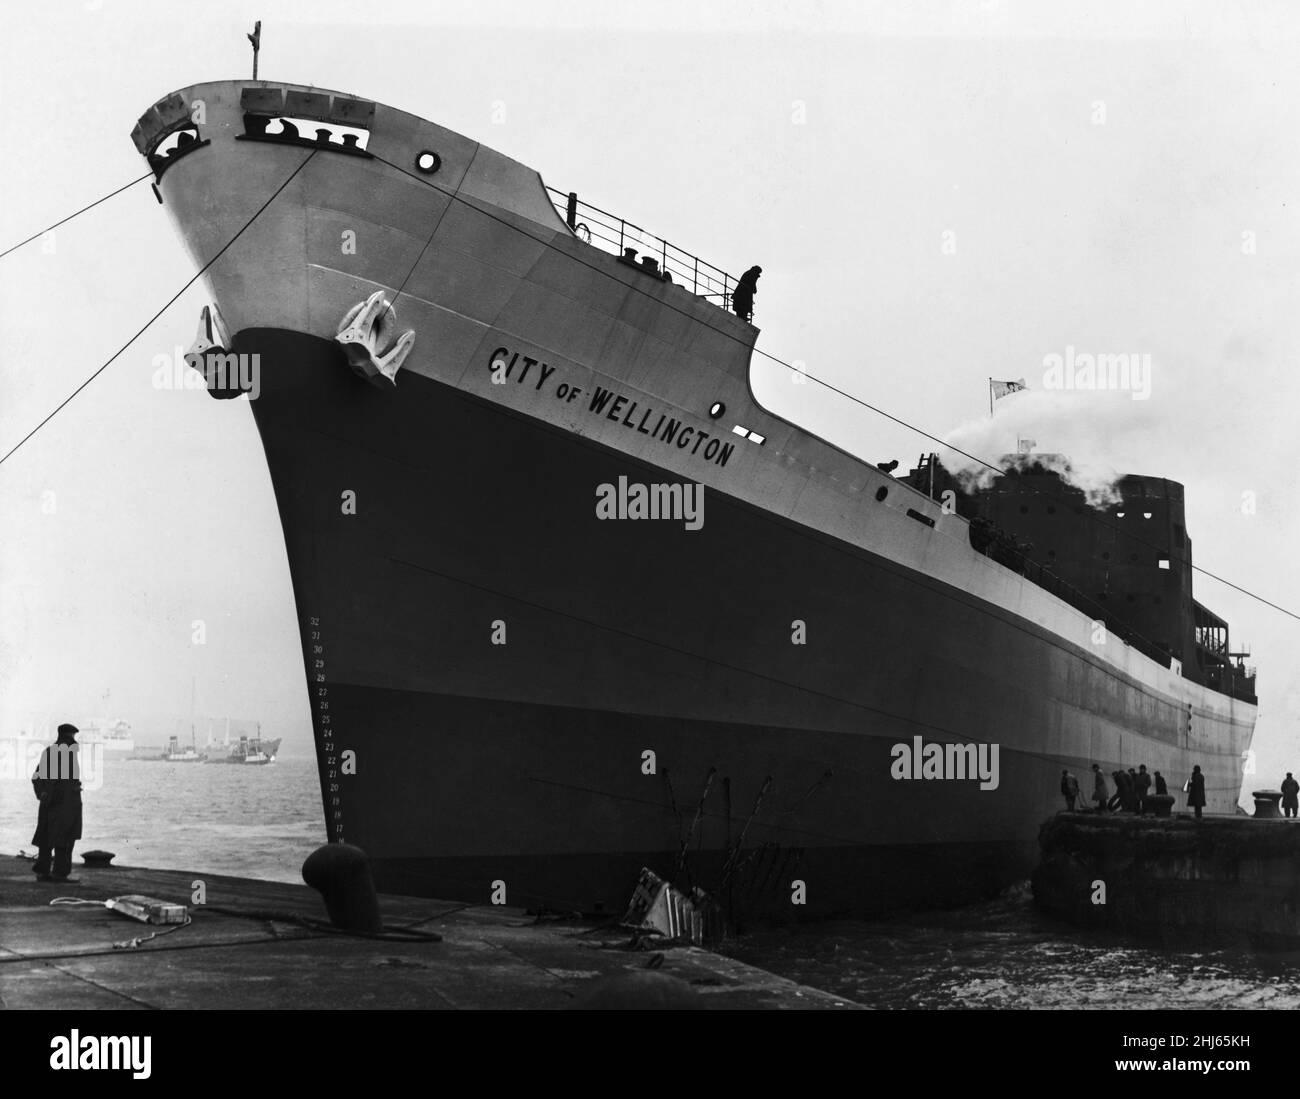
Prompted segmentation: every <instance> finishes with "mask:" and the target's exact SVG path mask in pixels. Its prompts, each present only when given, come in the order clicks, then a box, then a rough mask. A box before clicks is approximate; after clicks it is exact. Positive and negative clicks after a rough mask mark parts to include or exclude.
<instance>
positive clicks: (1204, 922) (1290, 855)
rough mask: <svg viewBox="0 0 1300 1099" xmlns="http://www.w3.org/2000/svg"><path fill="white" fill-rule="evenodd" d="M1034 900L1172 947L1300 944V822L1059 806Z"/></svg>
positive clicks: (1073, 917) (1042, 836) (1087, 923)
mask: <svg viewBox="0 0 1300 1099" xmlns="http://www.w3.org/2000/svg"><path fill="white" fill-rule="evenodd" d="M1039 846H1040V848H1041V855H1040V861H1039V864H1038V866H1037V867H1036V868H1035V870H1034V873H1033V888H1034V900H1035V903H1036V904H1037V905H1038V906H1039V907H1040V908H1042V909H1043V910H1044V911H1046V912H1049V913H1051V914H1052V915H1055V916H1058V917H1060V918H1062V919H1065V920H1068V921H1069V922H1071V923H1074V924H1077V925H1079V926H1082V927H1090V928H1095V929H1098V930H1107V931H1114V932H1120V933H1124V934H1132V935H1136V936H1139V937H1142V938H1145V939H1153V940H1158V941H1160V942H1161V943H1163V944H1166V945H1170V946H1179V945H1190V944H1214V945H1221V946H1242V947H1247V948H1251V949H1266V950H1295V949H1300V821H1297V820H1294V819H1291V820H1288V819H1286V818H1282V817H1272V818H1269V817H1246V816H1206V817H1203V818H1202V819H1200V820H1196V819H1195V818H1192V817H1188V816H1181V815H1180V816H1179V817H1167V818H1153V817H1149V816H1144V817H1139V816H1134V815H1131V814H1123V813H1058V814H1057V815H1056V816H1054V817H1052V818H1051V819H1049V820H1048V821H1046V822H1045V823H1044V824H1043V826H1042V829H1041V831H1040V832H1039Z"/></svg>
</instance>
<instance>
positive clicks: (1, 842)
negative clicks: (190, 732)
mask: <svg viewBox="0 0 1300 1099" xmlns="http://www.w3.org/2000/svg"><path fill="white" fill-rule="evenodd" d="M102 767H103V769H102V772H101V773H100V774H99V775H98V776H93V777H92V776H91V775H90V774H89V773H88V772H87V771H86V768H85V767H83V774H82V777H83V791H82V806H83V808H82V819H83V825H82V838H81V840H80V841H79V842H78V843H77V846H76V847H75V848H74V849H73V860H74V864H76V865H80V854H81V852H83V851H91V850H94V849H95V848H100V849H102V850H105V851H114V852H116V853H117V858H116V859H115V860H114V861H115V862H117V863H121V864H123V865H127V866H150V867H162V868H167V869H176V870H195V871H206V872H207V873H210V874H232V875H238V876H242V877H247V878H262V879H266V880H269V881H283V882H301V881H302V876H301V869H302V861H303V859H305V858H306V857H307V856H308V855H309V854H311V852H312V851H314V850H315V849H316V848H317V847H319V846H320V845H321V844H322V843H324V842H325V818H324V814H323V811H322V808H321V798H320V783H319V780H318V778H317V771H316V761H315V760H314V759H312V758H311V757H309V756H303V757H298V758H294V757H284V756H281V757H280V758H279V759H277V760H276V761H275V762H274V763H270V764H267V765H266V766H251V765H244V766H235V765H230V764H207V763H161V762H143V761H138V760H129V759H116V758H114V757H113V756H112V754H111V753H110V754H106V755H105V756H104V759H103V765H102ZM30 770H31V769H30V768H27V769H25V770H19V771H18V772H17V773H16V774H15V773H14V768H4V769H3V773H0V856H3V855H12V854H15V853H17V851H18V850H19V848H26V849H27V850H31V839H32V832H33V830H34V829H35V828H36V807H37V801H36V797H35V795H34V794H33V793H32V785H31V782H30V780H29V777H28V776H29V774H30Z"/></svg>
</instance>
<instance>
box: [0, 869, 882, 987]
mask: <svg viewBox="0 0 1300 1099" xmlns="http://www.w3.org/2000/svg"><path fill="white" fill-rule="evenodd" d="M31 865H32V864H31V862H30V861H27V860H25V859H20V858H12V859H4V860H0V1006H3V1007H7V1008H11V1009H62V1008H66V1009H78V1010H85V1009H88V1008H105V1009H114V1010H121V1009H131V1008H139V1009H148V1008H171V1009H182V1010H191V1009H255V1010H256V1009H297V1008H351V1009H357V1008H362V1009H365V1008H372V1009H437V1008H466V1009H544V1010H545V1009H563V1008H577V1009H582V1008H590V1009H600V1010H605V1009H608V1008H611V1007H626V1008H673V1009H678V1008H684V1009H687V1010H691V1009H700V1008H705V1009H707V1008H729V1009H771V1008H804V1009H835V1010H848V1009H851V1008H854V1007H856V1006H857V1005H854V1004H851V1003H849V1002H848V1001H845V1000H843V999H841V998H840V997H838V996H834V995H831V994H829V993H825V992H821V991H818V990H816V989H812V988H808V987H806V986H802V985H799V984H796V983H795V982H793V981H789V980H786V979H785V978H782V977H777V976H775V975H773V974H771V973H767V972H765V971H763V970H761V969H757V968H755V967H753V966H749V965H745V964H742V963H740V962H737V961H733V960H732V959H730V958H727V957H725V956H723V955H721V954H717V953H714V952H712V951H708V950H703V949H700V948H698V947H691V946H664V947H657V946H655V945H653V944H647V945H645V947H644V949H631V948H630V946H629V944H630V943H631V941H632V935H631V934H630V933H629V932H628V931H626V930H623V929H620V928H617V927H613V926H603V925H595V924H591V923H584V922H579V921H577V920H573V921H551V920H547V921H540V922H539V921H538V920H536V919H535V918H534V917H532V916H530V915H528V914H527V913H525V912H524V911H523V910H521V909H518V908H506V907H493V906H489V905H473V906H466V905H461V904H459V903H456V902H440V901H432V900H424V899H419V898H412V897H396V896H383V897H381V898H380V910H381V913H382V915H383V919H384V925H385V928H386V930H391V929H400V928H414V929H416V930H418V931H426V932H436V933H437V934H439V935H441V936H442V941H440V942H427V941H409V940H408V941H394V940H388V939H375V938H364V937H355V936H350V935H345V934H341V933H338V932H334V931H329V930H324V929H322V928H319V927H312V926H304V924H303V923H301V922H299V921H300V920H304V919H305V920H314V921H319V922H320V923H322V924H323V923H325V909H324V905H323V903H322V901H321V898H320V896H319V895H318V894H317V893H315V892H314V891H313V890H311V889H309V888H308V887H307V886H305V885H289V884H282V883H278V882H267V881H257V880H252V879H248V878H233V877H224V876H219V875H215V874H205V873H202V872H200V871H180V870H149V869H138V868H127V867H108V868H91V867H86V866H80V865H78V866H75V867H74V876H75V877H77V878H79V879H80V881H79V883H78V884H76V885H71V884H63V885H59V884H57V883H42V882H37V881H36V880H35V876H34V875H33V874H32V872H31ZM200 880H201V881H202V882H203V886H204V889H205V891H206V901H207V903H206V905H192V904H191V902H192V898H193V893H194V889H195V885H194V883H195V882H197V881H200ZM126 894H143V895H146V896H149V897H154V898H157V899H159V900H163V901H171V902H175V903H179V904H185V905H187V906H190V915H191V917H192V922H191V923H190V924H188V925H184V926H178V925H172V926H176V927H177V929H176V930H171V929H170V928H169V926H168V925H163V926H161V927H160V926H154V925H150V924H146V923H141V922H137V921H136V920H133V919H130V918H127V917H125V916H123V915H121V914H119V913H117V912H113V911H110V910H109V909H107V908H104V907H103V906H102V905H97V906H94V905H78V906H72V905H64V904H58V905H51V904H50V901H51V900H52V899H53V898H55V897H76V898H80V899H82V900H94V901H103V900H105V899H107V898H110V897H118V896H122V895H126ZM236 911H237V912H239V913H241V914H239V915H236V914H232V913H233V912H236ZM155 931H161V932H164V933H163V934H160V935H158V936H157V937H156V938H153V939H151V940H149V941H146V942H141V943H140V944H139V945H135V946H115V944H119V943H124V942H127V941H129V940H132V939H137V938H143V937H144V936H148V935H150V934H151V933H153V932H155Z"/></svg>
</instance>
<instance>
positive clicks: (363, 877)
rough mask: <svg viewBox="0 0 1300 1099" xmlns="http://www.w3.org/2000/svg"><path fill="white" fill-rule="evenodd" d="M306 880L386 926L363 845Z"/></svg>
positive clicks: (334, 908) (359, 915) (356, 917)
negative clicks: (380, 911) (362, 848)
mask: <svg viewBox="0 0 1300 1099" xmlns="http://www.w3.org/2000/svg"><path fill="white" fill-rule="evenodd" d="M1279 796H1281V795H1279ZM302 880H303V881H305V882H306V883H307V884H308V885H310V886H311V887H312V888H313V889H315V890H316V891H317V892H318V893H319V894H320V895H321V897H322V898H323V899H324V901H325V911H326V912H327V913H328V914H329V918H330V923H332V924H333V925H334V926H335V927H341V928H343V929H344V930H345V931H369V932H379V931H382V930H383V929H384V921H383V920H382V919H381V918H380V915H379V896H378V894H377V893H376V892H375V879H374V878H373V877H372V876H371V874H370V860H369V859H367V858H366V853H365V852H364V851H362V850H361V848H360V847H353V846H352V845H351V844H347V843H327V844H326V845H325V846H324V847H318V848H316V850H315V851H313V852H312V853H311V854H310V855H308V856H307V860H306V861H305V862H304V863H303V864H302Z"/></svg>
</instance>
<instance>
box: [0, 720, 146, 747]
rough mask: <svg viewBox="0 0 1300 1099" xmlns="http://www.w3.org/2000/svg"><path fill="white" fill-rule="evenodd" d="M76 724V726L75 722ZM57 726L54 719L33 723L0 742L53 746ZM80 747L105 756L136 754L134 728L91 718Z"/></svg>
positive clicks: (79, 738)
mask: <svg viewBox="0 0 1300 1099" xmlns="http://www.w3.org/2000/svg"><path fill="white" fill-rule="evenodd" d="M74 724H75V722H74ZM57 725H58V722H56V721H54V720H53V719H49V718H43V719H41V720H39V721H35V722H32V723H31V727H30V728H29V729H20V730H19V731H18V732H17V733H16V734H13V735H10V736H0V740H6V741H16V742H18V743H19V744H22V745H26V744H28V743H36V742H39V743H41V744H43V745H44V744H52V743H53V742H54V739H55V735H56V730H57ZM77 743H78V744H80V745H81V746H82V747H83V748H84V747H86V746H88V745H97V746H98V747H100V748H101V749H103V750H104V751H105V752H127V753H129V752H133V751H134V750H135V738H134V736H133V735H132V732H131V725H130V723H129V722H127V721H125V720H123V719H122V718H114V719H111V720H110V719H108V718H92V719H91V720H89V721H86V722H84V723H83V724H80V725H78V732H77Z"/></svg>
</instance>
